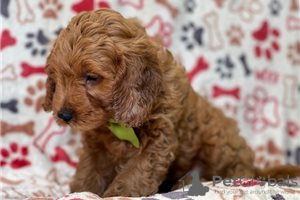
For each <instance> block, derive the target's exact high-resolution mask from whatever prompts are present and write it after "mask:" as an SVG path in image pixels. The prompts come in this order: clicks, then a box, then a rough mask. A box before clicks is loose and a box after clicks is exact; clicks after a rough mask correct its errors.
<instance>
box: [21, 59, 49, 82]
mask: <svg viewBox="0 0 300 200" xmlns="http://www.w3.org/2000/svg"><path fill="white" fill-rule="evenodd" d="M21 67H22V72H21V76H22V77H24V78H26V77H28V76H30V75H33V74H45V73H46V72H45V67H44V66H39V67H34V66H32V65H30V64H28V63H25V62H22V63H21Z"/></svg>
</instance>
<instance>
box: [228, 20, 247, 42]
mask: <svg viewBox="0 0 300 200" xmlns="http://www.w3.org/2000/svg"><path fill="white" fill-rule="evenodd" d="M226 35H227V37H228V39H229V43H230V44H231V45H236V46H240V45H241V41H242V39H243V38H244V36H245V34H244V32H243V30H242V28H241V27H240V26H235V25H232V26H230V28H229V29H228V30H227V32H226Z"/></svg>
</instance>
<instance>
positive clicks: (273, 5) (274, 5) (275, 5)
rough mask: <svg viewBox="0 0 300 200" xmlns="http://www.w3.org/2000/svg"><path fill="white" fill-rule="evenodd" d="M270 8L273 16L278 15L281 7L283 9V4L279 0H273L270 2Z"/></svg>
mask: <svg viewBox="0 0 300 200" xmlns="http://www.w3.org/2000/svg"><path fill="white" fill-rule="evenodd" d="M269 9H270V11H271V14H272V15H273V16H278V15H279V13H280V11H281V9H282V5H281V3H280V1H279V0H272V1H271V2H270V3H269Z"/></svg>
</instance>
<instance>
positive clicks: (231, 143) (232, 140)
mask: <svg viewBox="0 0 300 200" xmlns="http://www.w3.org/2000/svg"><path fill="white" fill-rule="evenodd" d="M207 107H208V109H207V111H206V113H204V114H205V115H204V116H205V117H202V119H203V120H206V122H205V123H203V126H202V127H201V145H200V146H201V148H200V150H199V160H200V161H201V163H202V169H203V174H202V176H203V177H204V178H205V179H208V180H211V179H212V176H221V177H223V178H226V177H227V178H232V177H233V176H236V177H241V176H251V175H254V174H255V167H254V152H253V151H252V150H251V149H250V147H249V146H248V145H247V144H246V142H245V140H244V139H243V138H242V137H241V136H240V135H239V129H238V127H237V125H236V122H235V121H234V120H233V119H230V118H228V117H226V116H225V115H224V114H223V112H222V111H221V110H219V109H217V108H214V107H209V106H207Z"/></svg>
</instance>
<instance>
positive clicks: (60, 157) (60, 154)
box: [51, 146, 77, 168]
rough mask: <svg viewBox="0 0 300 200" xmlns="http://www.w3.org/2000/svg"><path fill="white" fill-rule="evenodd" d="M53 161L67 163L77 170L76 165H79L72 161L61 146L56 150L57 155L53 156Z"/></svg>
mask: <svg viewBox="0 0 300 200" xmlns="http://www.w3.org/2000/svg"><path fill="white" fill-rule="evenodd" d="M51 160H52V161H53V162H65V163H67V164H68V165H69V166H71V167H73V168H76V165H77V163H76V162H75V161H72V160H71V158H70V156H69V155H68V154H67V152H66V151H65V150H64V149H63V148H61V147H59V146H57V147H56V148H55V154H54V155H53V156H51Z"/></svg>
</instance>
